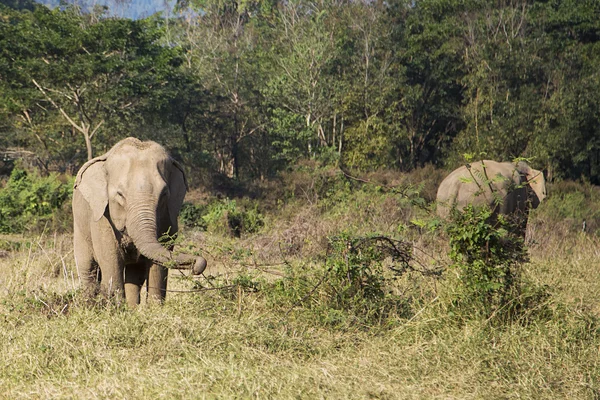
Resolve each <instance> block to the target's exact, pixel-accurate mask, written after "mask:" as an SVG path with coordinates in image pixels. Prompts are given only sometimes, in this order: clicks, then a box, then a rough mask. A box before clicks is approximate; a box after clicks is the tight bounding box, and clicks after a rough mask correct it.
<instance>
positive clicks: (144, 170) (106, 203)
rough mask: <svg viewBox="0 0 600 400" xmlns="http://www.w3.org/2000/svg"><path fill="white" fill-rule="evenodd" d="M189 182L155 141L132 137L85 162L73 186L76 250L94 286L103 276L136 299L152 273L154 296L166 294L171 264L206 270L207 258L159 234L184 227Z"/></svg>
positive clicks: (110, 288) (106, 285)
mask: <svg viewBox="0 0 600 400" xmlns="http://www.w3.org/2000/svg"><path fill="white" fill-rule="evenodd" d="M186 189H187V183H186V180H185V175H184V173H183V170H182V168H181V165H179V163H177V161H175V160H173V159H172V158H171V157H170V156H169V154H168V153H167V152H166V150H165V149H164V148H163V147H162V146H161V145H159V144H157V143H155V142H151V141H147V142H142V141H140V140H138V139H136V138H127V139H124V140H122V141H120V142H119V143H117V144H116V145H115V146H114V147H113V148H112V149H110V150H109V151H108V152H107V153H106V154H104V155H101V156H100V157H96V158H94V159H92V160H90V161H88V162H87V163H85V164H84V165H83V166H82V167H81V169H80V170H79V172H78V174H77V178H76V180H75V186H74V191H73V219H74V253H75V263H76V264H77V270H78V273H79V278H80V280H81V282H82V285H83V286H84V289H86V291H87V292H88V293H94V292H95V291H96V290H97V283H98V282H100V290H101V291H102V292H104V293H105V294H107V295H109V296H111V295H115V296H117V297H120V298H122V297H123V296H125V298H126V300H127V303H128V304H129V305H130V306H135V305H137V304H139V303H140V290H141V287H142V285H143V284H144V282H145V281H147V283H148V295H149V297H150V299H153V300H158V301H162V300H164V298H165V294H166V288H167V276H168V269H167V267H175V268H178V267H179V268H185V267H184V266H188V267H187V268H190V266H192V265H193V267H191V268H192V270H193V272H194V274H200V273H202V272H203V271H204V268H205V267H206V260H205V259H204V258H202V257H197V258H196V257H192V256H188V255H174V254H173V253H172V248H170V249H167V248H165V247H164V246H163V245H161V243H160V242H159V240H158V238H159V237H160V236H162V235H163V234H165V233H167V232H168V233H169V234H170V235H174V234H176V233H177V229H178V227H177V216H178V215H179V211H180V209H181V205H182V203H183V198H184V196H185V192H186ZM98 268H99V270H98Z"/></svg>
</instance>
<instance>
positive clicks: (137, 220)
mask: <svg viewBox="0 0 600 400" xmlns="http://www.w3.org/2000/svg"><path fill="white" fill-rule="evenodd" d="M143 204H152V202H143V201H142V202H137V203H134V204H132V205H130V207H129V210H128V216H127V222H128V228H127V230H128V234H129V236H131V239H132V240H133V243H134V244H135V246H136V248H137V249H138V250H139V252H140V253H141V254H142V255H143V256H144V257H146V258H148V259H150V260H152V261H154V262H155V263H157V264H160V265H163V266H168V267H170V268H175V269H192V272H193V273H194V274H195V275H199V274H201V273H202V272H204V269H205V268H206V260H205V259H204V257H194V256H190V255H184V254H178V255H175V254H173V253H172V252H171V251H169V250H168V249H166V248H165V247H163V245H161V244H160V243H159V241H158V239H157V233H158V232H157V221H156V211H155V208H154V207H152V206H148V205H143Z"/></svg>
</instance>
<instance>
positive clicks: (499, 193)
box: [437, 160, 546, 224]
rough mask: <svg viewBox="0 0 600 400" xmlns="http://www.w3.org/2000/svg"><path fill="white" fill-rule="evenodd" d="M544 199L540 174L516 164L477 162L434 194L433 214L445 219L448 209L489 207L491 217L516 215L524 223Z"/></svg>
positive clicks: (455, 173) (459, 171)
mask: <svg viewBox="0 0 600 400" xmlns="http://www.w3.org/2000/svg"><path fill="white" fill-rule="evenodd" d="M545 197H546V180H545V179H544V174H543V173H542V172H541V171H537V170H535V169H533V168H530V167H529V165H527V163H525V162H523V161H520V162H518V163H516V164H515V163H512V162H496V161H491V160H484V161H478V162H474V163H472V164H470V171H469V168H467V166H462V167H460V168H458V169H456V170H454V171H452V172H451V173H450V175H448V176H447V177H446V178H445V179H444V180H443V181H442V183H441V184H440V187H439V188H438V192H437V213H438V215H439V216H440V217H443V218H446V217H448V215H449V213H450V210H451V209H452V207H456V208H457V209H459V210H462V209H463V208H464V207H466V206H467V205H469V204H473V205H474V206H483V205H487V206H489V207H490V208H491V209H492V210H493V211H494V215H497V214H504V215H511V214H518V215H520V216H522V217H523V223H524V224H526V223H527V210H529V209H530V208H536V207H537V206H538V205H539V204H540V202H541V201H542V200H544V198H545Z"/></svg>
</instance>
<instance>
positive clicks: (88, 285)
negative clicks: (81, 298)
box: [73, 225, 98, 296]
mask: <svg viewBox="0 0 600 400" xmlns="http://www.w3.org/2000/svg"><path fill="white" fill-rule="evenodd" d="M73 236H74V243H73V245H74V247H73V253H74V255H75V265H76V266H77V274H78V276H79V281H80V283H81V286H82V288H83V290H84V293H85V294H86V295H87V296H93V295H95V294H96V291H97V286H98V285H97V284H98V279H97V276H98V266H97V265H96V263H95V261H94V252H93V250H92V246H91V243H90V242H89V241H88V240H86V238H85V237H84V236H83V235H82V234H81V232H80V231H79V229H78V227H77V225H75V228H74V235H73Z"/></svg>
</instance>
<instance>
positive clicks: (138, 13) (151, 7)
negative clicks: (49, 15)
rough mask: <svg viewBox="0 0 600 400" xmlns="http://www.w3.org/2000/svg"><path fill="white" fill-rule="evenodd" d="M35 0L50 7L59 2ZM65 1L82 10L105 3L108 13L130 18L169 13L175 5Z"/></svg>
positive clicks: (157, 0)
mask: <svg viewBox="0 0 600 400" xmlns="http://www.w3.org/2000/svg"><path fill="white" fill-rule="evenodd" d="M36 1H37V2H38V3H41V4H45V5H46V6H48V7H50V8H54V7H57V6H59V4H60V2H61V1H60V0H36ZM63 2H65V1H63ZM66 2H67V3H69V4H75V5H79V6H80V7H82V8H83V9H84V10H92V9H93V8H94V6H96V5H99V6H103V5H106V6H108V7H109V15H111V16H116V17H121V18H131V19H139V18H145V17H149V16H150V15H152V14H155V13H157V12H159V11H161V12H166V13H170V12H172V10H173V6H174V5H175V1H174V0H67V1H66Z"/></svg>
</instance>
